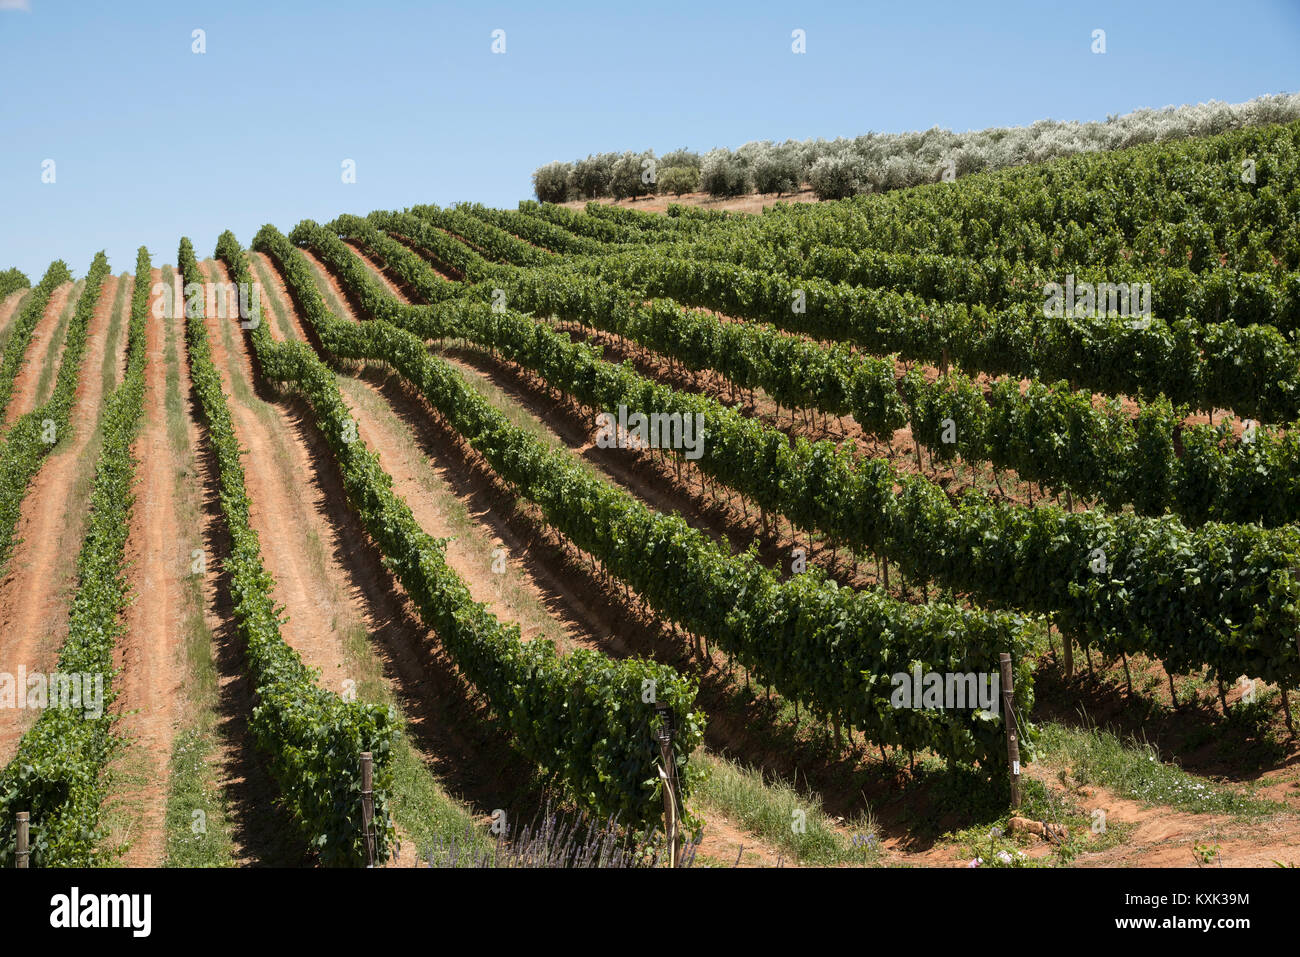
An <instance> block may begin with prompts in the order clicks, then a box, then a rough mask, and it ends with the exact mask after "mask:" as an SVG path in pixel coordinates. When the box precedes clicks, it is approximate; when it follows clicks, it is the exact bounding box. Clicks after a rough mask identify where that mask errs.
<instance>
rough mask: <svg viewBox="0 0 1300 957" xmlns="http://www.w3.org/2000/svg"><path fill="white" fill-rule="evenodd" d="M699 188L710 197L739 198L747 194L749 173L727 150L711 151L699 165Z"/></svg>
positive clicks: (737, 158) (738, 159)
mask: <svg viewBox="0 0 1300 957" xmlns="http://www.w3.org/2000/svg"><path fill="white" fill-rule="evenodd" d="M700 188H701V189H703V190H704V191H705V192H706V193H708V194H709V195H710V196H740V195H742V194H744V193H747V192H749V171H748V170H746V169H745V167H744V164H743V163H742V162H741V161H740V158H739V157H737V156H734V155H733V154H732V153H731V152H730V151H728V150H712V151H710V152H709V153H708V155H706V156H705V157H704V161H703V162H702V163H701V164H700Z"/></svg>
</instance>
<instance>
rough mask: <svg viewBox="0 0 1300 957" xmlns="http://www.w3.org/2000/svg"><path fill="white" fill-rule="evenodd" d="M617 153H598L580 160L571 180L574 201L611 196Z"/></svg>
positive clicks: (576, 164)
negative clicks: (610, 190)
mask: <svg viewBox="0 0 1300 957" xmlns="http://www.w3.org/2000/svg"><path fill="white" fill-rule="evenodd" d="M617 159H618V154H617V153H598V154H595V155H592V156H588V157H587V158H586V159H584V160H578V162H577V163H575V164H574V166H573V176H572V178H571V179H570V183H569V185H570V187H571V196H572V198H573V199H597V198H599V197H601V196H608V195H609V185H610V180H611V178H612V177H613V173H614V161H615V160H617Z"/></svg>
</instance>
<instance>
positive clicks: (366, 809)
mask: <svg viewBox="0 0 1300 957" xmlns="http://www.w3.org/2000/svg"><path fill="white" fill-rule="evenodd" d="M374 769H375V762H374V757H373V755H372V754H371V753H370V752H369V751H362V752H361V828H362V830H363V831H364V832H365V837H366V867H374V866H375V835H374V823H375V798H374V789H373V785H374Z"/></svg>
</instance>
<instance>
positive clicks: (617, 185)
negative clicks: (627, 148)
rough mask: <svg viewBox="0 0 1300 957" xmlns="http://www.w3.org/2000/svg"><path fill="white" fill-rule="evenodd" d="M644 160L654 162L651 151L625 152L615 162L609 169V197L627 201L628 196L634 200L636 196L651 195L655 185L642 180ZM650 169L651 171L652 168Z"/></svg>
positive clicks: (644, 168) (644, 169)
mask: <svg viewBox="0 0 1300 957" xmlns="http://www.w3.org/2000/svg"><path fill="white" fill-rule="evenodd" d="M646 160H649V161H650V162H651V163H654V162H655V158H654V153H653V152H652V151H650V150H646V152H644V153H632V152H627V153H624V154H623V155H622V156H620V157H619V158H618V159H617V160H615V161H614V163H613V165H612V166H611V168H610V178H609V195H610V196H612V197H614V198H615V199H627V198H628V197H629V196H630V197H632V198H633V199H635V198H636V197H637V196H645V195H653V194H654V192H655V183H653V182H650V183H647V182H645V180H644V178H643V174H644V173H645V171H646V166H645V162H646ZM650 169H651V170H653V169H654V166H651V167H650Z"/></svg>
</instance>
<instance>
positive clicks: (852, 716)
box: [258, 223, 1032, 768]
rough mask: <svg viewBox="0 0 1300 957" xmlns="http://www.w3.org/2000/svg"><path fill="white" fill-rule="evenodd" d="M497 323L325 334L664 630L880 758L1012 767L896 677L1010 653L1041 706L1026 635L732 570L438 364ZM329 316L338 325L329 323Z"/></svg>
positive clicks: (981, 729)
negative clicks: (920, 704)
mask: <svg viewBox="0 0 1300 957" xmlns="http://www.w3.org/2000/svg"><path fill="white" fill-rule="evenodd" d="M313 233H320V234H322V235H325V236H329V234H327V233H324V231H323V230H322V228H321V227H318V226H315V224H310V223H304V224H300V225H299V227H298V229H296V230H295V236H296V237H298V238H301V239H304V240H305V239H306V238H307V237H308V236H311V235H312V234H313ZM330 238H333V246H330V245H328V244H321V245H317V244H316V243H315V242H312V243H311V246H312V248H313V250H314V251H316V252H317V253H318V254H321V253H322V250H323V249H324V250H326V251H327V252H329V253H333V254H335V255H325V259H326V261H327V262H328V263H329V264H330V265H331V267H334V268H338V267H339V266H342V267H344V268H346V267H347V264H348V263H351V264H352V265H353V266H355V267H356V269H358V270H361V271H362V272H361V274H353V275H352V276H351V277H344V281H345V284H346V283H348V282H355V281H357V280H358V277H359V278H361V279H365V280H366V281H370V280H369V279H368V277H367V276H364V269H365V267H364V266H362V264H361V263H360V261H359V260H358V259H356V258H355V257H354V256H353V255H352V254H351V253H350V252H349V251H348V250H347V249H346V247H343V246H342V244H341V243H340V242H339V241H338V239H337V238H336V237H330ZM258 246H259V248H265V250H266V251H268V252H270V253H271V254H272V255H275V256H276V258H277V259H281V260H289V259H290V258H291V257H290V255H289V252H288V251H287V250H285V249H284V247H285V246H288V243H287V242H285V241H284V240H283V238H282V237H277V236H276V235H275V234H273V233H270V232H269V231H268V230H264V231H263V233H262V234H260V237H259V242H258ZM277 247H278V248H279V249H280V251H279V252H278V253H276V252H274V250H275V249H276V248H277ZM289 248H290V249H291V247H289ZM304 281H305V280H304ZM358 288H359V287H358ZM390 301H391V300H390ZM486 311H487V310H486V308H484V309H483V310H480V309H479V307H478V306H477V305H475V304H469V303H449V304H447V314H446V317H445V325H444V326H443V328H442V331H441V332H434V331H432V330H430V329H429V328H427V327H426V328H421V327H420V326H419V324H418V323H416V322H414V321H411V320H410V319H409V317H408V318H407V319H401V318H400V313H401V310H396V311H395V312H394V315H395V316H397V317H398V318H399V321H401V322H403V323H405V324H409V325H411V327H412V328H414V329H416V330H418V333H419V334H418V336H417V335H412V334H411V333H410V332H407V331H404V330H403V329H399V328H397V326H396V325H393V324H390V323H389V322H387V321H385V320H383V319H373V320H371V321H369V322H366V323H364V324H362V325H361V326H359V327H357V326H350V325H347V324H343V323H338V322H337V321H332V322H324V323H323V328H322V327H319V326H318V332H319V333H320V335H321V341H322V344H323V345H324V347H325V348H326V350H327V351H329V352H330V353H332V354H334V355H335V356H338V357H340V358H352V359H372V360H373V359H379V360H382V361H386V362H388V363H390V364H391V365H392V366H393V367H394V368H396V369H397V371H398V372H399V373H400V374H401V375H402V376H403V377H404V378H405V379H406V380H407V381H408V382H410V383H411V384H412V386H414V387H415V388H416V389H417V390H418V391H419V392H420V393H421V394H422V395H423V396H424V397H425V398H426V399H427V400H428V401H429V403H430V405H432V406H433V408H435V409H436V410H438V412H439V413H440V414H441V415H442V416H443V417H444V418H446V419H447V420H448V422H449V423H450V424H451V425H452V426H453V427H454V428H455V429H456V431H458V432H459V433H460V434H461V435H462V436H464V437H465V439H466V440H467V441H468V442H469V443H470V444H471V445H472V446H473V447H474V448H475V449H477V450H478V451H479V452H480V453H482V454H483V456H484V457H485V458H486V459H487V460H488V462H489V463H490V464H491V465H492V467H493V468H494V469H495V470H496V471H497V473H498V474H499V475H500V476H501V477H502V478H503V479H504V480H505V481H507V482H508V483H509V484H510V485H511V486H512V487H513V488H515V489H516V490H517V491H518V493H519V494H520V495H522V496H523V497H524V498H526V499H528V500H530V501H532V502H534V503H535V504H537V505H538V506H539V507H540V508H541V509H542V512H543V514H544V515H545V516H546V519H547V521H548V522H549V523H550V524H551V525H552V526H553V527H554V528H556V529H557V530H558V531H559V532H560V533H561V534H563V535H564V536H565V537H566V538H568V539H569V541H571V542H572V543H573V544H574V545H576V546H577V547H578V548H580V549H582V550H583V551H585V552H587V553H588V554H589V555H592V556H594V557H595V558H597V559H598V560H599V561H600V562H601V563H602V565H603V566H604V567H605V569H606V570H607V571H608V573H609V574H611V575H613V576H614V577H615V578H617V579H618V580H619V581H622V582H624V583H625V584H627V585H628V586H629V587H631V588H632V589H634V590H635V591H636V592H637V593H638V594H639V595H640V596H641V597H642V598H643V599H644V600H645V601H646V602H647V603H648V604H649V605H650V607H652V608H653V609H655V611H656V612H657V613H658V614H659V616H660V617H661V618H662V619H663V620H665V621H668V622H672V623H675V624H677V625H680V626H681V627H682V628H684V629H685V630H686V631H687V632H688V633H690V634H694V635H699V636H702V637H703V638H705V639H707V640H709V641H712V642H715V643H716V644H717V645H718V646H719V647H720V648H722V649H723V650H725V651H726V652H727V653H728V654H730V655H732V656H733V657H734V658H735V659H736V660H738V661H739V662H740V663H742V664H743V665H744V666H745V667H746V668H748V669H749V670H750V671H751V672H753V673H754V674H755V675H756V676H757V677H758V678H759V679H760V680H762V681H764V682H767V683H770V684H771V686H772V687H774V688H775V689H776V690H777V691H779V692H780V693H781V694H782V695H783V696H784V697H786V698H788V699H790V700H796V701H800V702H802V703H803V704H805V705H806V706H807V707H809V708H810V709H811V710H812V711H813V712H814V713H815V714H817V715H819V716H821V717H823V718H825V719H831V720H833V721H836V722H839V723H841V724H843V725H845V726H848V727H852V728H856V729H857V730H859V731H862V732H863V733H864V734H866V735H867V737H868V738H869V739H870V740H872V741H874V742H878V743H881V744H887V745H899V746H902V747H905V748H910V749H913V750H920V749H925V748H931V749H933V750H935V751H936V752H938V753H940V754H943V755H945V756H947V757H949V758H950V759H952V760H957V761H965V762H976V761H977V762H979V763H981V764H982V765H983V766H985V767H986V768H992V767H996V766H998V763H999V761H1000V760H1002V758H1000V757H999V756H1000V755H1003V754H1004V751H1005V739H1004V736H1003V735H1004V731H1003V729H1002V727H1001V724H1000V722H995V721H987V720H982V719H981V718H980V717H979V716H978V715H976V714H974V713H972V712H969V711H967V712H944V711H922V710H909V709H898V708H895V707H894V706H893V705H892V704H891V702H890V696H891V692H892V685H891V683H890V676H891V675H892V674H895V673H897V672H900V671H907V670H909V669H910V668H911V667H912V666H913V664H915V663H921V664H922V666H923V669H925V670H936V671H943V672H947V671H951V672H960V673H967V672H976V673H986V674H989V673H994V672H996V670H997V668H998V664H997V662H998V654H999V653H1000V652H1004V651H1005V652H1010V653H1011V654H1012V656H1013V659H1014V661H1015V665H1016V688H1017V696H1018V700H1022V699H1021V698H1020V697H1019V696H1020V695H1021V694H1022V689H1023V694H1024V698H1023V701H1024V702H1028V701H1030V700H1032V679H1031V671H1030V669H1029V667H1028V660H1027V654H1028V652H1029V650H1030V648H1031V644H1032V642H1031V639H1030V636H1029V635H1028V633H1027V631H1025V630H1024V628H1023V627H1022V623H1021V622H1020V621H1019V620H1018V619H1016V618H1014V617H1012V616H1008V615H1000V614H990V613H983V612H974V611H966V610H963V609H959V608H956V607H955V606H952V605H949V604H945V603H940V602H936V603H933V604H930V605H924V606H915V605H910V604H908V603H906V602H900V601H896V600H894V599H892V598H889V597H888V596H886V595H884V594H883V593H881V592H877V591H874V590H873V591H854V590H852V589H845V588H840V587H838V586H837V585H836V584H835V583H834V582H832V581H829V580H827V579H826V578H825V577H824V576H823V575H821V574H820V573H819V572H817V571H815V570H809V571H808V572H805V573H804V574H801V575H797V576H795V577H793V578H791V579H789V580H787V581H781V580H779V578H778V576H777V575H776V574H775V573H773V572H772V571H770V570H768V569H766V568H764V567H763V566H762V565H761V564H759V563H758V561H757V560H756V559H755V558H754V556H753V555H752V554H750V553H743V554H739V555H732V554H730V552H729V551H728V550H727V549H726V548H724V547H723V546H721V545H719V544H718V543H716V542H715V541H713V540H712V539H711V538H709V537H708V536H707V535H705V534H704V533H702V532H700V531H698V530H696V529H692V528H691V527H690V526H689V525H687V524H686V522H685V521H683V520H682V519H681V518H680V517H677V516H672V517H669V516H665V515H662V514H660V513H657V512H654V511H653V510H651V509H649V508H648V507H646V506H645V505H643V504H642V503H641V502H640V501H639V500H637V499H635V498H633V497H632V496H630V495H628V494H627V493H625V492H623V491H621V490H619V489H616V488H614V487H613V486H611V485H609V484H608V483H606V482H604V481H601V480H600V479H597V478H594V477H592V476H591V475H589V474H588V473H587V472H585V471H584V470H582V469H581V468H579V467H578V466H576V465H575V464H574V463H573V462H571V461H570V460H569V459H568V458H567V456H565V455H564V454H563V453H560V452H557V451H554V450H551V449H549V448H548V447H547V446H545V445H544V444H543V443H542V442H541V441H540V440H538V439H537V438H536V437H535V436H533V435H532V434H531V433H529V432H526V431H525V430H523V429H520V428H517V427H515V426H513V425H511V424H510V423H508V422H507V421H506V420H505V419H504V418H503V417H502V416H501V414H500V413H498V412H497V411H495V410H494V409H493V408H492V407H491V406H490V405H489V404H488V403H487V402H486V401H485V400H484V399H482V398H481V397H480V396H479V395H478V394H477V393H476V392H474V391H473V390H472V389H470V388H469V386H468V385H467V384H466V383H465V382H464V380H463V379H462V378H461V377H460V375H459V374H458V373H457V372H456V371H455V370H454V369H453V368H452V367H451V366H450V365H448V364H447V363H445V362H444V361H442V360H440V359H437V358H436V357H434V356H431V355H430V354H429V353H428V351H427V349H426V348H425V345H424V341H423V340H424V338H432V337H434V336H436V335H452V336H468V337H471V338H473V337H474V334H475V333H474V331H473V329H474V328H476V327H477V326H478V324H479V323H480V322H481V321H482V320H483V318H484V317H483V313H484V312H486ZM318 315H320V316H322V318H323V317H324V315H325V314H324V312H323V309H322V310H320V311H319V312H318ZM488 315H489V316H492V315H493V314H490V313H488ZM495 318H499V317H495ZM520 321H525V320H520ZM488 322H489V323H490V322H491V319H489V320H488ZM1026 709H1027V704H1026Z"/></svg>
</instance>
